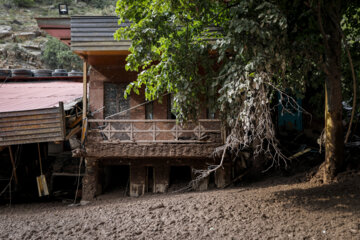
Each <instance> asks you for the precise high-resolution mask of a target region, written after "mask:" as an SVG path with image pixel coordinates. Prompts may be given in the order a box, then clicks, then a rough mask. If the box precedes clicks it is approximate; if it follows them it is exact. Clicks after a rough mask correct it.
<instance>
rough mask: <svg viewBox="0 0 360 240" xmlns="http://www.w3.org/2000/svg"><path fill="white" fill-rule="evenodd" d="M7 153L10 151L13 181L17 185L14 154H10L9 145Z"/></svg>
mask: <svg viewBox="0 0 360 240" xmlns="http://www.w3.org/2000/svg"><path fill="white" fill-rule="evenodd" d="M9 153H10V160H11V164H12V167H13V174H14V178H15V183H16V185H17V184H18V178H17V175H16V166H15V161H14V156H13V154H12V150H11V146H9ZM10 191H11V189H10Z"/></svg>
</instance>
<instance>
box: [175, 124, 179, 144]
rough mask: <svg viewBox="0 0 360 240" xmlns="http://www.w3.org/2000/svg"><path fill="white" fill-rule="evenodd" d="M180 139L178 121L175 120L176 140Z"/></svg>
mask: <svg viewBox="0 0 360 240" xmlns="http://www.w3.org/2000/svg"><path fill="white" fill-rule="evenodd" d="M178 139H179V136H178V123H177V121H176V122H175V140H176V141H177V140H178Z"/></svg>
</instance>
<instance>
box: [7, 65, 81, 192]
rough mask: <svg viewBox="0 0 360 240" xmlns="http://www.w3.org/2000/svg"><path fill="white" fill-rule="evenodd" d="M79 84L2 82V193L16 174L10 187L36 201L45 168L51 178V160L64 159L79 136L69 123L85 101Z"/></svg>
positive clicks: (67, 80)
mask: <svg viewBox="0 0 360 240" xmlns="http://www.w3.org/2000/svg"><path fill="white" fill-rule="evenodd" d="M23 71H24V72H30V71H29V70H23ZM37 71H45V70H37ZM30 73H31V72H30ZM50 73H51V71H50ZM50 75H51V74H50ZM81 80H82V77H81V76H71V77H67V76H66V77H65V76H60V77H51V76H46V77H45V76H40V77H31V76H13V77H9V76H7V77H3V76H0V81H1V83H0V159H1V160H2V161H1V168H0V169H1V170H0V178H1V179H2V180H3V181H2V182H0V187H1V189H3V187H4V184H7V182H6V181H8V180H9V179H8V178H7V177H8V176H9V174H10V175H11V174H12V177H11V178H10V182H11V180H14V181H15V183H16V184H14V185H13V186H15V185H16V186H15V187H16V188H17V189H18V190H19V189H20V191H19V192H22V193H24V192H26V194H28V193H29V195H36V193H37V190H36V181H35V180H36V179H35V177H36V176H39V175H40V174H41V172H42V170H41V171H40V169H41V168H42V167H41V162H43V170H44V173H47V171H46V169H47V166H49V165H50V164H51V162H50V161H49V160H50V158H51V157H50V155H52V154H53V155H54V158H56V157H57V156H58V155H59V154H63V152H64V151H63V144H64V142H65V141H66V140H68V139H69V138H70V136H72V135H74V134H76V133H77V132H79V131H80V130H81V126H76V124H75V121H72V120H70V119H69V116H70V114H69V113H70V112H72V111H74V112H75V111H76V110H74V108H76V106H77V105H78V104H79V103H80V102H81V99H82V96H83V95H82V88H83V85H82V83H81ZM79 81H80V82H79ZM74 115H76V114H74ZM79 117H80V120H81V114H79ZM70 121H72V123H73V124H72V126H71V127H69V126H67V123H69V122H70ZM11 169H12V171H11ZM51 174H52V175H53V176H55V175H56V173H54V172H52V173H51ZM54 174H55V175H54ZM62 174H63V173H62ZM53 176H50V175H49V179H50V177H53ZM74 176H75V175H74ZM76 176H77V175H76ZM10 191H12V189H10Z"/></svg>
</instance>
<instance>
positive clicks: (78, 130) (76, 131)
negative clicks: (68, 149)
mask: <svg viewBox="0 0 360 240" xmlns="http://www.w3.org/2000/svg"><path fill="white" fill-rule="evenodd" d="M80 131H81V126H80V125H78V126H77V127H76V128H73V129H71V131H70V132H69V134H68V135H67V136H66V138H65V140H66V141H67V140H69V139H70V138H71V137H72V136H74V135H75V134H77V133H79V132H80Z"/></svg>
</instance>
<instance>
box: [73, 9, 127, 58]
mask: <svg viewBox="0 0 360 240" xmlns="http://www.w3.org/2000/svg"><path fill="white" fill-rule="evenodd" d="M118 21H119V19H118V17H115V16H73V17H71V49H72V50H73V51H84V50H86V51H117V50H118V51H122V50H128V49H129V47H130V45H131V40H120V41H116V40H114V33H115V31H116V30H117V29H118V28H119V27H125V26H129V25H130V22H126V23H122V24H121V25H118Z"/></svg>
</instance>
